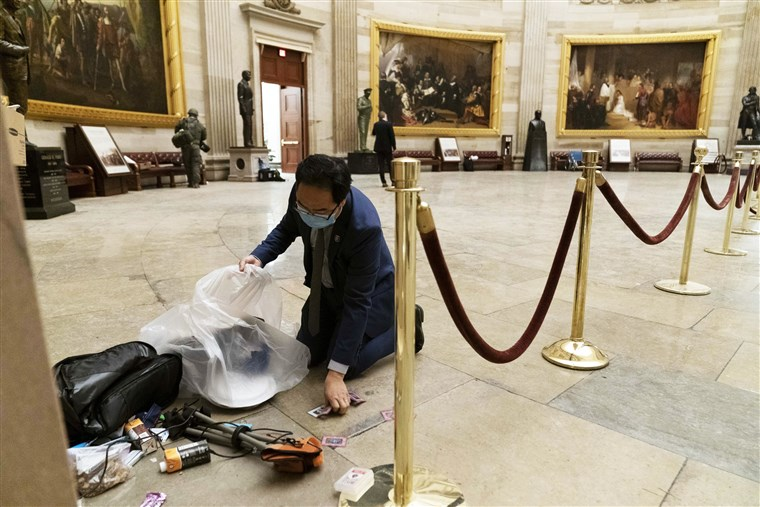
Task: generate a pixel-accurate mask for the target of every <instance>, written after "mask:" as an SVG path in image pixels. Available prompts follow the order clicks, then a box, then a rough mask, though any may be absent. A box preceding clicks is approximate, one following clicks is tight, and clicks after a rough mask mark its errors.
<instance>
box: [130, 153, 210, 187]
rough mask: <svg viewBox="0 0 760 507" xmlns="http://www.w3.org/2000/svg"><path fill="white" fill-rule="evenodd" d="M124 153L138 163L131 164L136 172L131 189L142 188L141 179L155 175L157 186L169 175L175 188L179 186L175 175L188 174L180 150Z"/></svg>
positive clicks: (203, 183) (202, 181)
mask: <svg viewBox="0 0 760 507" xmlns="http://www.w3.org/2000/svg"><path fill="white" fill-rule="evenodd" d="M123 155H125V156H127V157H129V158H131V159H132V160H134V161H135V163H136V165H134V164H130V167H131V168H132V171H133V172H134V174H135V177H134V181H132V182H130V190H142V181H141V180H142V178H144V177H155V178H156V188H162V187H163V186H164V185H163V177H164V176H168V177H169V187H171V188H174V187H176V186H177V183H176V182H175V180H174V177H175V176H177V175H180V176H185V175H186V174H187V173H186V171H185V166H184V165H183V163H182V152H180V151H156V152H153V151H129V152H123ZM205 184H206V170H205V166H204V165H203V164H201V185H205ZM133 187H134V188H133Z"/></svg>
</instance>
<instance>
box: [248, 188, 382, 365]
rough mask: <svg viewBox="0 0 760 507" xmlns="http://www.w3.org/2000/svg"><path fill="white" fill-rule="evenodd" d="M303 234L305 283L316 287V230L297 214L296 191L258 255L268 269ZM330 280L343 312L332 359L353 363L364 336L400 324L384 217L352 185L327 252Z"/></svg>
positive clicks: (256, 254) (292, 191)
mask: <svg viewBox="0 0 760 507" xmlns="http://www.w3.org/2000/svg"><path fill="white" fill-rule="evenodd" d="M298 236H300V237H301V240H302V241H303V245H304V257H303V265H304V268H305V269H306V278H305V280H304V285H306V286H307V287H310V286H311V273H312V246H311V241H310V238H311V228H310V227H309V226H307V225H306V224H305V223H304V221H303V220H301V217H300V215H299V214H298V212H297V211H296V187H295V186H293V189H292V190H291V192H290V198H289V201H288V211H287V212H286V213H285V216H284V217H282V220H281V221H280V223H279V224H278V225H277V227H275V228H274V229H273V230H272V232H270V233H269V235H268V236H267V237H266V239H265V240H264V241H262V242H261V244H260V245H259V246H257V247H256V248H255V249H254V250H253V252H251V253H252V254H253V255H254V256H256V257H258V258H259V259H260V260H261V262H262V264H263V265H266V264H267V263H269V262H271V261H273V260H275V259H276V258H277V256H279V255H280V254H281V253H283V252H285V250H287V248H288V247H289V246H290V245H291V244H292V243H293V241H295V239H296V238H297V237H298ZM327 258H328V262H329V269H330V276H331V277H332V281H333V287H334V288H335V290H336V292H337V294H338V295H339V297H341V296H340V295H342V300H343V310H342V318H341V322H340V327H339V328H338V330H337V335H336V340H335V348H334V349H333V355H332V357H331V358H328V359H333V360H335V361H336V362H338V363H341V364H347V365H349V366H350V365H353V364H354V362H355V361H356V358H357V356H358V353H359V348H360V346H361V344H362V339H363V337H364V335H365V334H366V335H367V336H369V337H371V338H374V337H376V336H378V335H380V334H381V333H383V332H385V331H388V329H389V328H392V327H393V324H394V268H393V260H392V258H391V253H390V251H389V250H388V245H387V243H386V242H385V238H384V237H383V231H382V228H381V226H380V217H379V216H378V214H377V210H376V209H375V206H374V205H373V204H372V202H370V200H369V199H368V198H367V196H366V195H364V194H363V193H362V192H360V191H359V190H357V189H356V188H354V187H351V189H350V191H349V193H348V196H347V197H346V204H345V206H344V207H343V211H342V212H341V213H340V216H338V219H337V220H336V221H335V225H334V226H333V234H332V238H331V239H330V243H329V246H328V250H327Z"/></svg>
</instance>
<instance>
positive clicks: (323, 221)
mask: <svg viewBox="0 0 760 507" xmlns="http://www.w3.org/2000/svg"><path fill="white" fill-rule="evenodd" d="M296 211H298V214H299V215H301V220H303V221H304V223H305V224H306V225H308V226H309V227H311V228H312V229H324V228H325V227H330V226H331V225H332V224H334V223H335V215H330V216H329V217H320V216H318V215H310V214H308V213H307V212H305V211H301V210H300V209H297V210H296Z"/></svg>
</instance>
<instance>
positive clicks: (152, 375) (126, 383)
mask: <svg viewBox="0 0 760 507" xmlns="http://www.w3.org/2000/svg"><path fill="white" fill-rule="evenodd" d="M53 375H54V377H55V383H56V385H57V387H58V397H59V399H60V402H61V409H62V411H63V417H64V421H65V423H66V432H67V433H68V435H69V442H70V443H71V444H77V443H80V442H83V441H86V440H92V439H93V438H97V437H103V436H106V435H109V434H111V433H113V432H114V431H115V430H117V429H118V428H119V427H120V426H122V425H123V424H124V423H126V422H127V421H128V420H129V418H130V417H132V416H133V415H135V414H136V413H137V412H140V411H145V410H148V409H149V408H150V407H151V406H152V405H153V404H154V403H155V404H157V405H160V406H161V407H162V408H165V407H167V406H168V405H170V404H171V403H172V402H173V401H174V400H175V399H176V398H177V394H178V393H179V382H180V380H181V379H182V360H181V359H180V358H179V357H178V356H175V355H173V354H162V355H158V354H157V353H156V349H154V348H153V347H152V346H151V345H149V344H147V343H143V342H129V343H123V344H121V345H116V346H115V347H111V348H110V349H106V350H104V351H103V352H98V353H96V354H85V355H81V356H73V357H68V358H66V359H64V360H62V361H60V362H58V363H56V365H55V366H53Z"/></svg>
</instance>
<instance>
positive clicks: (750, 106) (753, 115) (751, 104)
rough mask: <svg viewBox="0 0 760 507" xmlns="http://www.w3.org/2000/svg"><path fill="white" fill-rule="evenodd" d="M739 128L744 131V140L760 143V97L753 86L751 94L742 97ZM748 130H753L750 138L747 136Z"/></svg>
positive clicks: (750, 90)
mask: <svg viewBox="0 0 760 507" xmlns="http://www.w3.org/2000/svg"><path fill="white" fill-rule="evenodd" d="M739 128H740V129H741V130H742V139H743V140H748V141H750V140H754V141H760V97H758V95H757V88H755V87H754V86H751V87H750V89H749V93H748V94H747V95H745V96H744V97H742V112H741V114H740V115H739ZM747 129H752V133H751V134H750V135H749V136H748V135H746V132H747Z"/></svg>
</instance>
